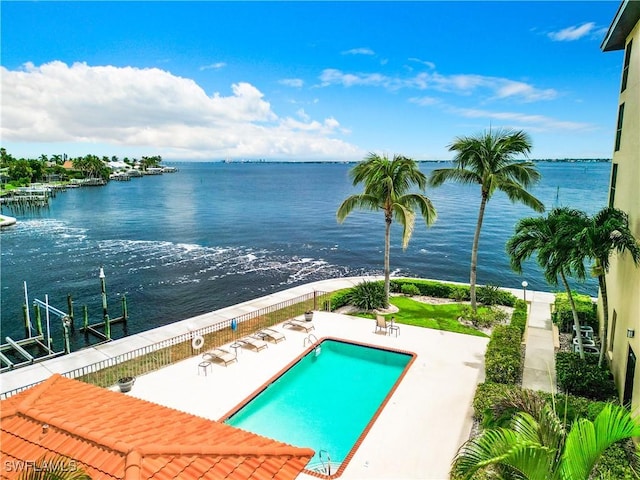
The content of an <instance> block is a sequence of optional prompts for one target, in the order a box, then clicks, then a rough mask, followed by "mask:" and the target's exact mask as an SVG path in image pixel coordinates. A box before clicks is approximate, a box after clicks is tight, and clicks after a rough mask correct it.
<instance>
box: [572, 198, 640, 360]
mask: <svg viewBox="0 0 640 480" xmlns="http://www.w3.org/2000/svg"><path fill="white" fill-rule="evenodd" d="M578 242H579V243H580V245H581V246H582V247H583V248H584V249H585V255H586V256H587V257H589V258H591V259H592V260H593V262H594V263H593V267H592V273H593V274H594V276H597V277H598V285H599V286H600V294H601V295H602V310H603V319H602V325H601V332H600V338H601V339H602V342H601V348H600V359H599V361H598V364H599V365H600V366H602V362H603V360H604V351H605V349H606V346H607V342H608V340H607V334H608V332H607V330H608V326H609V299H608V295H607V282H606V279H605V275H606V274H607V273H608V272H609V267H610V262H609V259H610V257H611V254H612V253H613V252H614V251H615V252H617V253H623V252H627V253H628V254H629V255H630V256H631V259H632V260H633V262H634V263H635V264H636V266H637V265H638V264H640V245H638V241H637V240H636V238H635V237H634V236H633V233H632V232H631V229H630V228H629V217H628V215H627V214H626V213H625V212H623V211H622V210H620V209H618V208H612V207H605V208H603V209H602V210H600V211H599V212H598V213H596V214H595V215H594V216H593V217H591V218H590V222H589V224H588V225H587V227H586V228H585V229H584V230H583V231H582V232H581V233H580V234H579V235H578Z"/></svg>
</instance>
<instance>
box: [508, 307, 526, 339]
mask: <svg viewBox="0 0 640 480" xmlns="http://www.w3.org/2000/svg"><path fill="white" fill-rule="evenodd" d="M511 325H513V326H514V327H517V328H518V329H519V330H520V339H521V340H522V337H523V336H524V332H525V330H526V329H527V303H526V302H525V301H524V300H516V306H515V309H514V310H513V313H512V314H511Z"/></svg>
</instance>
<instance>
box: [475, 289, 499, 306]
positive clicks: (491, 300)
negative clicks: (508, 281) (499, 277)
mask: <svg viewBox="0 0 640 480" xmlns="http://www.w3.org/2000/svg"><path fill="white" fill-rule="evenodd" d="M499 298H500V287H498V286H497V285H481V286H479V287H478V288H477V289H476V300H477V301H478V302H480V303H482V304H483V305H496V304H497V303H498V300H499Z"/></svg>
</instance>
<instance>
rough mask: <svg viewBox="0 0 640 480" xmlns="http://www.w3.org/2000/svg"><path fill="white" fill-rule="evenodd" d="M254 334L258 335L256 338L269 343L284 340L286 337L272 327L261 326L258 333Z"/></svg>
mask: <svg viewBox="0 0 640 480" xmlns="http://www.w3.org/2000/svg"><path fill="white" fill-rule="evenodd" d="M256 335H257V336H258V338H261V339H262V340H266V341H268V342H271V343H279V342H284V341H285V340H286V339H287V337H285V336H284V334H282V333H280V332H279V331H277V330H274V329H273V328H263V329H262V330H260V331H259V332H258V333H256Z"/></svg>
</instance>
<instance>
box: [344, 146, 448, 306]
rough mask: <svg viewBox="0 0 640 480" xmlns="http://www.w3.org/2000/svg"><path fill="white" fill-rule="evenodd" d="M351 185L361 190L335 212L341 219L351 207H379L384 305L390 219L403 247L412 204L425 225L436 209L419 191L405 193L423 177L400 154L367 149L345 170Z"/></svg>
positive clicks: (410, 224)
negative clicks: (382, 224) (361, 158)
mask: <svg viewBox="0 0 640 480" xmlns="http://www.w3.org/2000/svg"><path fill="white" fill-rule="evenodd" d="M349 175H350V176H351V179H352V181H353V185H358V184H360V183H363V184H364V192H363V193H360V194H357V195H351V196H350V197H348V198H346V199H345V200H344V201H343V202H342V204H341V205H340V207H339V208H338V211H337V213H336V217H337V219H338V222H340V223H342V222H343V221H344V220H345V219H346V218H347V215H349V214H350V213H351V212H352V211H353V210H354V209H356V208H358V209H363V210H372V211H377V210H382V211H383V213H384V220H385V237H384V239H385V243H384V294H385V306H386V305H389V287H390V279H389V276H390V269H389V250H390V245H391V223H392V222H393V220H394V219H395V220H397V221H398V223H400V225H402V228H403V230H402V248H403V249H406V248H407V245H408V244H409V239H410V238H411V235H412V233H413V227H414V223H415V217H416V214H415V212H414V208H416V209H417V210H418V211H419V212H420V215H421V216H422V218H423V219H424V221H425V224H426V225H427V226H429V225H431V224H432V223H433V222H434V221H435V219H436V210H435V208H434V207H433V205H432V203H431V200H429V199H428V198H427V197H426V196H425V195H423V194H422V193H409V190H410V189H411V187H413V186H414V185H415V186H417V187H418V188H419V189H420V191H424V189H425V188H426V186H427V177H426V176H425V175H424V173H422V172H421V171H420V170H419V168H418V164H417V163H416V162H415V160H412V159H410V158H407V157H404V156H402V155H394V156H393V159H392V160H389V159H388V158H387V156H386V155H384V156H379V155H377V154H375V153H370V154H369V155H367V157H366V158H365V159H364V161H362V162H360V163H358V164H357V165H356V166H355V167H353V168H352V169H351V171H350V172H349Z"/></svg>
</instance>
